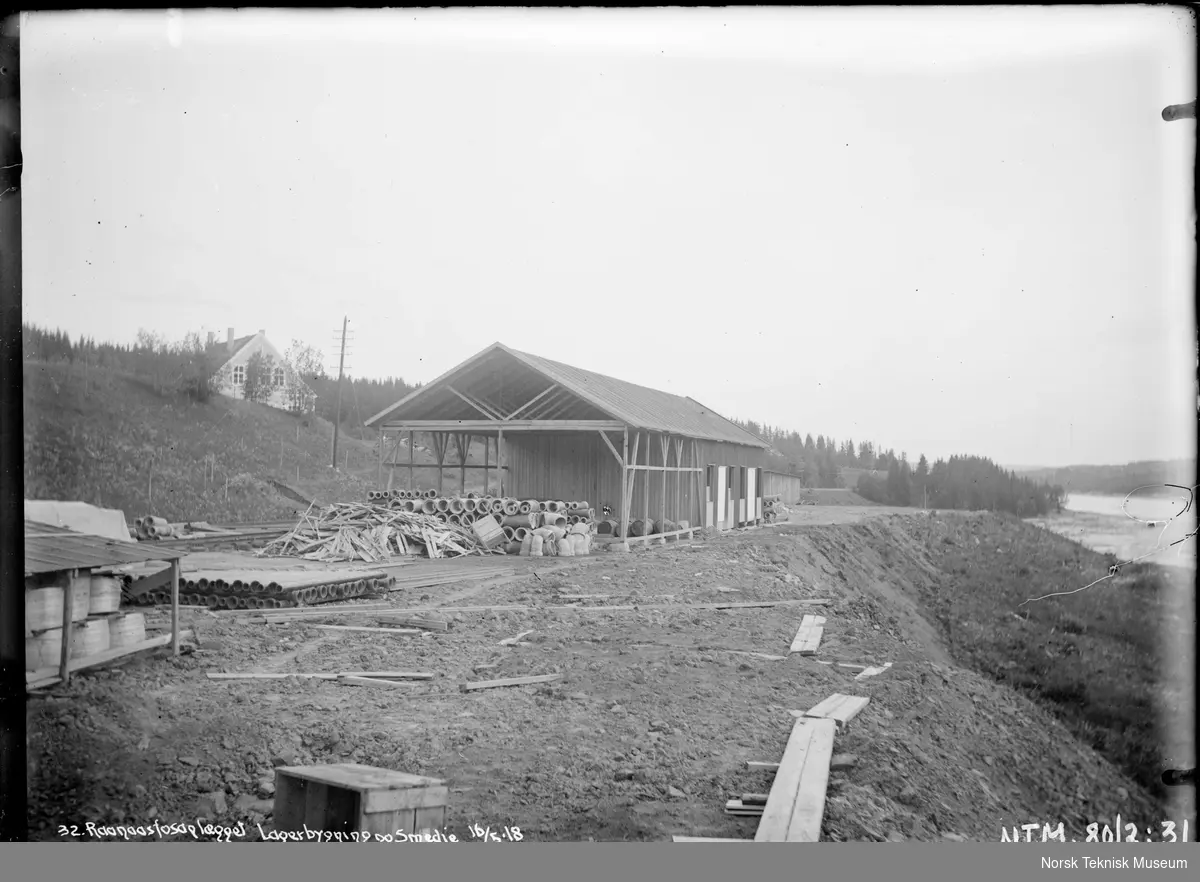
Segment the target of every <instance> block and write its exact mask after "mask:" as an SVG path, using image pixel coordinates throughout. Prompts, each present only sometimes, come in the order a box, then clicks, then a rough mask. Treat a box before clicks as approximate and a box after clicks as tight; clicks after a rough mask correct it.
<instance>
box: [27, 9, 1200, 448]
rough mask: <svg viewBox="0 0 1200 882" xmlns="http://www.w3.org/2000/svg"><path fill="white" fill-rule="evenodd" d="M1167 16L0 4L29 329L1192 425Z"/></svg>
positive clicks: (1103, 423)
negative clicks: (15, 133) (190, 337)
mask: <svg viewBox="0 0 1200 882" xmlns="http://www.w3.org/2000/svg"><path fill="white" fill-rule="evenodd" d="M1193 40H1194V38H1193V36H1192V31H1191V24H1190V21H1189V20H1188V19H1187V18H1186V16H1185V15H1184V14H1183V13H1182V12H1180V11H1177V10H1173V9H1170V8H1168V7H1132V6H1131V7H1121V6H1111V7H1031V8H1010V9H1005V10H1002V11H994V10H988V9H982V8H970V7H966V8H958V9H950V10H926V9H922V8H919V7H906V8H881V9H866V8H862V7H859V8H853V9H848V10H847V9H839V10H829V11H826V10H820V9H798V10H795V11H787V10H753V9H730V10H711V11H709V10H687V9H685V10H670V11H667V10H635V11H591V12H588V11H572V10H540V9H533V10H519V11H518V10H514V11H506V10H490V11H489V10H470V9H465V10H459V11H456V12H427V11H421V10H401V11H398V12H394V13H392V12H382V11H376V12H321V13H287V12H273V11H265V12H258V13H251V12H240V13H232V12H231V13H208V12H192V11H186V12H184V13H182V14H181V15H180V14H178V13H167V12H152V13H136V14H132V13H107V14H91V13H88V14H54V13H46V14H32V15H29V16H28V17H27V18H26V19H25V25H24V28H23V30H22V39H21V44H22V45H21V64H22V70H21V83H22V129H23V130H22V142H23V143H22V147H23V150H24V160H25V167H24V177H23V197H22V200H23V207H22V212H23V223H24V234H23V235H24V248H25V257H24V271H25V278H24V297H25V300H24V312H25V318H26V321H31V322H34V323H36V324H40V325H44V326H50V327H59V328H62V329H63V330H65V331H67V332H68V333H70V334H71V336H72V337H73V338H74V337H77V336H78V335H80V334H87V335H90V336H93V337H95V338H96V339H98V340H110V341H116V342H132V341H133V339H134V337H135V335H136V333H137V331H138V329H139V328H146V329H149V330H154V331H157V332H160V333H162V334H165V335H166V336H167V337H169V338H171V339H178V338H180V337H182V336H183V335H184V334H185V333H187V332H188V331H191V330H199V331H202V332H207V331H209V330H211V331H215V332H217V334H218V335H220V336H224V334H225V329H226V328H228V327H230V326H232V327H234V328H235V329H236V332H237V333H238V335H242V334H247V333H253V332H255V331H257V330H258V329H260V328H261V329H265V330H266V331H267V336H268V337H269V338H270V339H271V341H272V342H274V343H275V344H276V345H277V346H278V347H279V348H280V349H281V350H282V349H285V348H286V347H287V346H288V344H289V343H290V342H291V340H293V339H300V340H303V341H305V342H308V343H310V344H313V345H315V346H317V347H318V348H320V349H322V350H323V351H324V352H325V354H326V356H327V358H326V363H327V364H328V365H329V366H331V367H332V368H333V369H336V353H335V351H334V346H333V341H334V337H335V334H334V332H335V330H336V329H338V328H339V327H340V325H341V320H342V317H343V315H348V316H349V318H350V327H351V329H352V331H353V347H352V350H351V355H350V357H349V359H348V363H349V365H350V367H351V369H352V373H353V374H355V375H358V376H364V377H384V376H400V377H403V378H404V379H406V380H410V381H428V380H431V379H433V378H434V377H436V376H438V375H439V374H441V373H443V372H444V371H446V370H447V369H449V368H451V367H452V366H454V365H455V364H457V363H458V362H460V361H462V360H464V359H466V358H467V357H469V356H470V355H472V354H474V353H475V352H477V351H478V350H480V349H482V348H483V347H485V346H487V345H488V344H490V343H493V342H495V341H500V342H503V343H505V344H507V345H509V346H512V347H514V348H517V349H523V350H526V351H529V352H533V353H536V354H539V355H543V356H545V357H547V358H551V359H555V360H558V361H563V362H567V363H569V364H574V365H576V366H578V367H582V368H587V369H589V370H594V371H599V372H601V373H606V374H610V375H612V376H615V377H619V378H621V379H624V380H628V381H631V382H635V383H640V384H642V385H646V386H651V387H655V388H659V389H664V390H667V391H671V392H675V393H678V394H681V395H691V396H692V397H694V398H696V399H697V400H699V401H701V402H703V403H705V404H706V405H708V406H710V407H713V408H715V409H716V410H718V411H721V412H722V413H724V414H725V415H727V416H731V417H738V418H743V419H747V418H748V419H754V420H757V421H760V422H765V423H768V424H771V425H778V426H783V427H785V428H788V429H795V430H797V431H800V432H801V433H805V432H811V433H812V434H813V435H814V436H815V435H816V434H817V433H825V434H832V435H834V436H836V437H837V438H839V439H845V438H847V437H851V438H853V439H855V440H856V441H863V440H871V441H875V442H877V443H881V444H883V445H884V446H885V447H892V448H894V449H895V450H896V451H897V452H900V451H905V452H907V453H908V454H909V456H910V458H912V459H914V460H915V459H916V457H917V456H918V455H919V454H921V453H924V454H926V455H927V456H929V457H930V458H931V459H935V458H938V457H945V456H950V455H952V454H955V453H975V454H980V455H985V456H990V457H992V458H993V459H995V460H996V461H998V462H1000V463H1002V464H1005V465H1010V466H1013V465H1066V464H1073V463H1117V462H1124V461H1129V460H1135V459H1155V458H1170V457H1177V456H1190V455H1192V453H1193V452H1194V450H1195V442H1194V440H1193V438H1194V435H1193V433H1194V430H1195V418H1196V410H1195V407H1196V391H1195V387H1194V384H1193V381H1194V376H1195V349H1194V343H1193V340H1194V337H1193V322H1194V314H1193V307H1192V278H1193V276H1192V273H1193V265H1194V259H1195V254H1194V247H1193V245H1192V241H1191V235H1192V229H1193V228H1192V217H1193V215H1192V211H1193V205H1192V198H1191V193H1192V186H1193V183H1192V163H1193V161H1194V141H1195V123H1194V122H1193V121H1180V122H1174V123H1169V124H1168V123H1165V122H1164V121H1163V120H1162V118H1161V115H1160V114H1161V111H1162V109H1163V107H1165V106H1166V105H1168V104H1176V103H1182V102H1186V101H1190V100H1192V99H1193V98H1195V97H1196V96H1195V86H1194V77H1195V74H1194V63H1195V62H1194V57H1193V55H1194V52H1193V50H1192V43H1193Z"/></svg>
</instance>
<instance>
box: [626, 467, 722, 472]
mask: <svg viewBox="0 0 1200 882" xmlns="http://www.w3.org/2000/svg"><path fill="white" fill-rule="evenodd" d="M629 468H630V469H632V470H634V471H638V472H702V471H704V469H693V468H677V467H675V466H656V465H631V466H630V467H629Z"/></svg>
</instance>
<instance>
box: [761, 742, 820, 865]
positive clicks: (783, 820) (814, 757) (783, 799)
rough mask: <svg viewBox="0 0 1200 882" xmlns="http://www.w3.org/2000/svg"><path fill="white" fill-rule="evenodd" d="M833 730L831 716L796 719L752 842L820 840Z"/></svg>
mask: <svg viewBox="0 0 1200 882" xmlns="http://www.w3.org/2000/svg"><path fill="white" fill-rule="evenodd" d="M835 731H836V725H835V723H834V722H833V720H823V719H822V720H808V719H800V720H797V721H796V724H795V725H794V726H793V727H792V735H791V737H790V738H789V739H788V744H787V748H786V749H785V750H784V753H783V759H782V761H781V762H780V765H779V770H778V772H777V773H776V774H775V780H774V782H773V783H772V785H771V792H770V794H769V795H768V797H767V804H766V807H765V809H764V810H763V816H762V820H761V821H760V822H759V825H758V831H757V832H756V833H755V835H754V841H755V842H817V841H818V840H820V838H821V818H822V816H823V814H824V810H825V790H826V787H827V786H828V783H829V760H830V759H831V758H832V756H833V737H834V732H835ZM814 821H815V825H814Z"/></svg>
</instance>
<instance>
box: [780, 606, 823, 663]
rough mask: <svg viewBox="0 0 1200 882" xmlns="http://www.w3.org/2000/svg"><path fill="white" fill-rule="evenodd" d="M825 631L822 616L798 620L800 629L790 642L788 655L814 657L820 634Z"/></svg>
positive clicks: (819, 641) (819, 642)
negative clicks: (794, 653) (798, 654)
mask: <svg viewBox="0 0 1200 882" xmlns="http://www.w3.org/2000/svg"><path fill="white" fill-rule="evenodd" d="M824 630H825V617H824V616H805V617H804V618H803V619H801V620H800V629H799V630H798V631H797V632H796V638H795V639H794V640H793V641H792V648H791V649H790V650H788V652H789V654H790V653H793V652H798V653H800V654H801V655H814V654H815V653H816V651H817V647H818V646H819V645H820V644H821V634H822V633H823V632H824Z"/></svg>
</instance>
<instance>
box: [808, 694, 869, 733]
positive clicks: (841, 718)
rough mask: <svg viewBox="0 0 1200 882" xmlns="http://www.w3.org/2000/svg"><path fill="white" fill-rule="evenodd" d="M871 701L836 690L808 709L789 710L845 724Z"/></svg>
mask: <svg viewBox="0 0 1200 882" xmlns="http://www.w3.org/2000/svg"><path fill="white" fill-rule="evenodd" d="M870 701H871V699H869V698H865V697H863V696H858V695H842V694H841V693H840V692H835V693H833V695H831V696H829V697H828V698H826V699H825V700H824V701H822V702H821V703H820V704H817V705H814V706H813V707H811V708H809V709H808V710H806V711H789V713H791V715H792V716H794V717H799V718H804V717H811V718H814V719H826V720H836V721H837V722H838V723H839V724H841V725H843V726H844V725H846V724H847V723H849V722H850V721H851V720H853V719H854V718H855V717H856V716H858V714H859V711H861V710H862V709H863V708H864V707H866V706H867V704H868V703H869V702H870Z"/></svg>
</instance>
